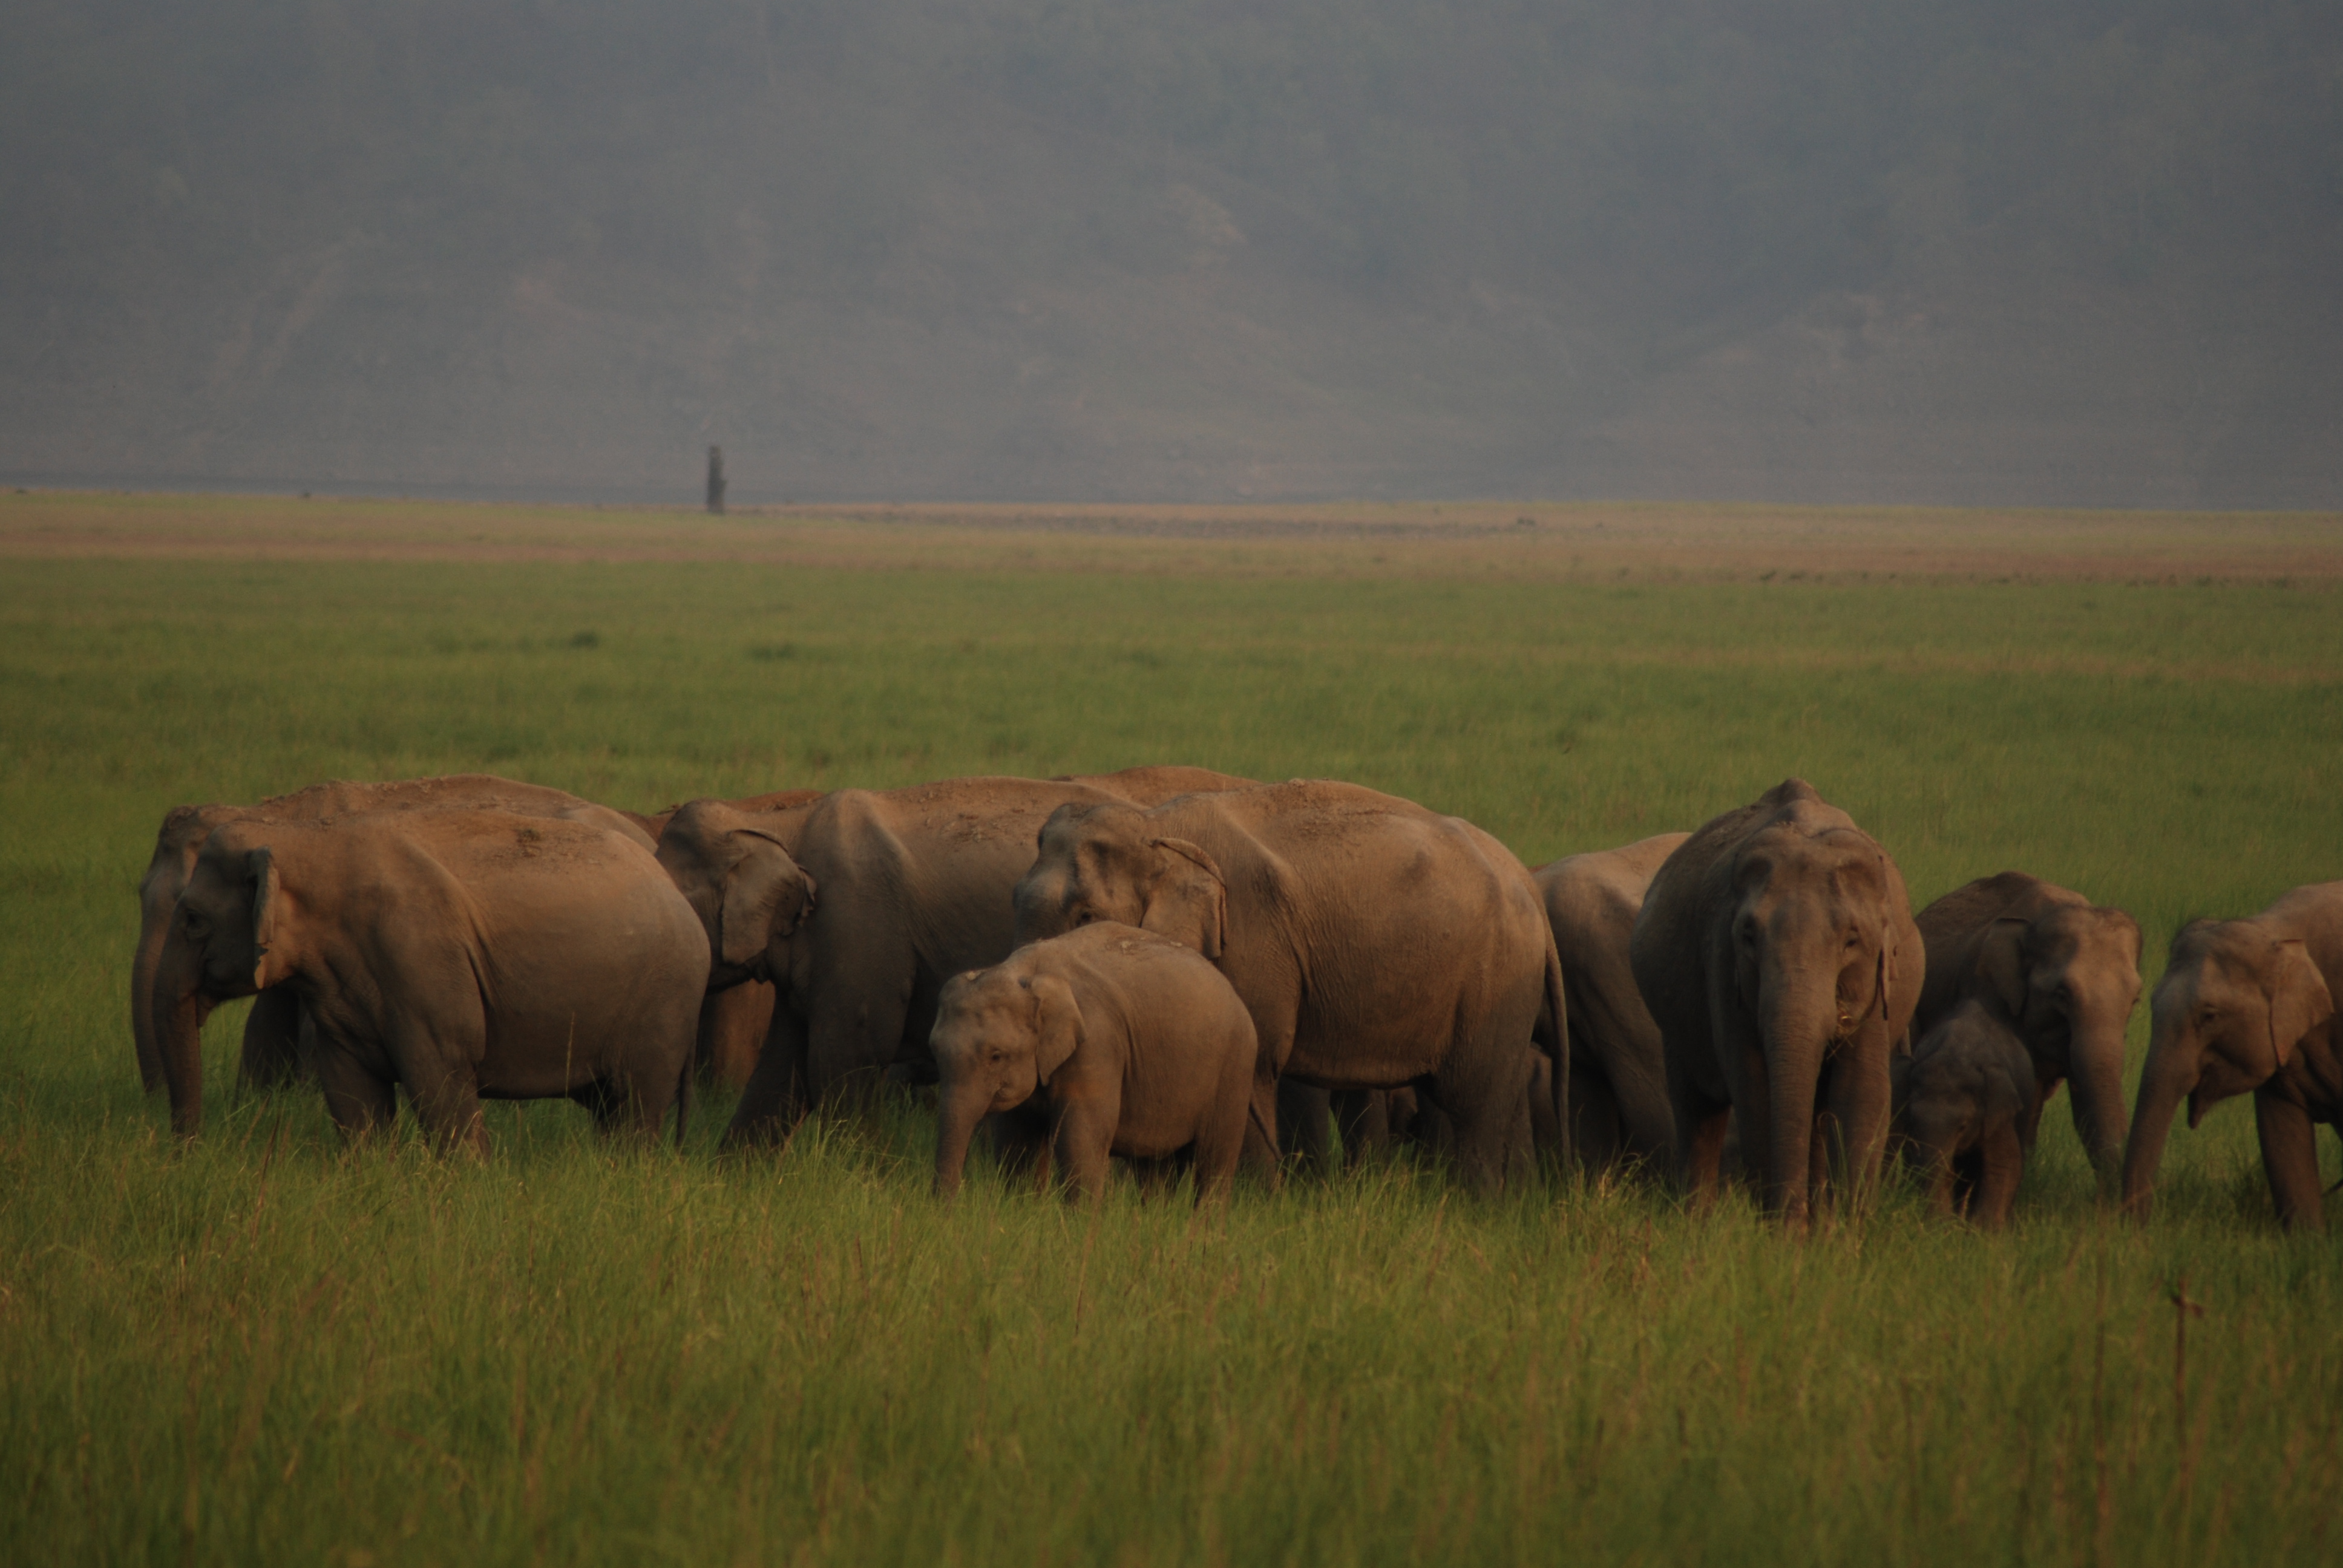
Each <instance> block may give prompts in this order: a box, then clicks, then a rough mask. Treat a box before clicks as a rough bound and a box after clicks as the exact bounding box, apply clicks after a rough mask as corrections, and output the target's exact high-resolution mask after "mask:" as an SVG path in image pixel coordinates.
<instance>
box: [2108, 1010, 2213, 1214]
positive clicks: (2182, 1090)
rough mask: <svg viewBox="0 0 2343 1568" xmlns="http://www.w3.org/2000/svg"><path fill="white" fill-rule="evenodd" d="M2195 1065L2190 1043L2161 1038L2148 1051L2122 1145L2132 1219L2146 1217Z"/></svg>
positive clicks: (2194, 1050)
mask: <svg viewBox="0 0 2343 1568" xmlns="http://www.w3.org/2000/svg"><path fill="white" fill-rule="evenodd" d="M2199 1067H2200V1063H2199V1062H2198V1060H2197V1044H2196V1041H2194V1040H2188V1039H2185V1038H2180V1037H2177V1036H2165V1037H2162V1038H2159V1039H2157V1040H2156V1041H2155V1042H2154V1043H2152V1044H2151V1045H2150V1046H2149V1047H2148V1052H2147V1070H2146V1071H2144V1072H2143V1073H2142V1074H2141V1075H2140V1080H2139V1104H2138V1106H2137V1109H2135V1110H2134V1111H2133V1112H2132V1119H2131V1136H2130V1138H2129V1139H2127V1141H2126V1142H2125V1144H2124V1161H2123V1206H2124V1211H2125V1212H2126V1213H2127V1214H2130V1215H2131V1216H2133V1217H2134V1218H2135V1219H2141V1220H2145V1219H2146V1218H2147V1210H2148V1201H2149V1195H2150V1194H2151V1193H2152V1192H2153V1191H2154V1190H2155V1187H2156V1168H2157V1163H2158V1162H2159V1161H2162V1160H2163V1158H2164V1140H2165V1137H2166V1135H2167V1134H2168V1133H2169V1132H2170V1131H2172V1118H2173V1117H2174V1116H2175V1115H2176V1114H2177V1112H2178V1111H2179V1110H2180V1102H2181V1101H2183V1100H2185V1099H2187V1095H2188V1091H2190V1090H2192V1089H2194V1088H2196V1087H2197V1073H2198V1070H2199Z"/></svg>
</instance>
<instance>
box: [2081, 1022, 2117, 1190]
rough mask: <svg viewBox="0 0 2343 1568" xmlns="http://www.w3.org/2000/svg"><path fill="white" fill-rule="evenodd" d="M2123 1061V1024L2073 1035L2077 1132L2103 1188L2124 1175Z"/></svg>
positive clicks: (2102, 1026) (2104, 1025)
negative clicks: (2080, 1135)
mask: <svg viewBox="0 0 2343 1568" xmlns="http://www.w3.org/2000/svg"><path fill="white" fill-rule="evenodd" d="M2123 1058H2124V1031H2123V1025H2122V1024H2121V1023H2120V1022H2118V1023H2117V1024H2114V1025H2112V1026H2110V1025H2106V1024H2094V1025H2092V1026H2090V1027H2089V1028H2087V1029H2078V1030H2076V1031H2075V1033H2074V1037H2073V1045H2072V1050H2071V1052H2070V1054H2069V1057H2068V1060H2069V1062H2070V1063H2071V1067H2070V1070H2069V1071H2068V1073H2067V1077H2066V1092H2067V1093H2068V1094H2069V1095H2071V1096H2073V1097H2074V1101H2075V1131H2077V1132H2079V1133H2080V1134H2082V1138H2083V1148H2084V1149H2085V1151H2087V1152H2088V1153H2089V1155H2090V1157H2091V1169H2092V1170H2094V1171H2097V1172H2098V1177H2099V1182H2100V1184H2101V1186H2102V1187H2103V1188H2104V1187H2106V1186H2107V1185H2109V1184H2111V1183H2113V1182H2114V1181H2116V1180H2117V1178H2118V1177H2119V1176H2120V1175H2121V1173H2122V1170H2123V1166H2124V1139H2125V1137H2126V1136H2127V1133H2128V1132H2129V1127H2128V1125H2127V1121H2126V1118H2125V1116H2124V1102H2123Z"/></svg>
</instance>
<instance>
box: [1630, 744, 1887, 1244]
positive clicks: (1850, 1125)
mask: <svg viewBox="0 0 2343 1568" xmlns="http://www.w3.org/2000/svg"><path fill="white" fill-rule="evenodd" d="M1628 956H1629V960H1630V962H1631V963H1632V965H1633V967H1634V972H1635V987H1636V990H1638V991H1640V992H1641V993H1642V995H1643V998H1644V1006H1645V1007H1647V1008H1649V1009H1650V1010H1651V1013H1652V1018H1653V1020H1654V1021H1655V1022H1657V1023H1658V1025H1659V1026H1660V1037H1661V1040H1662V1042H1663V1046H1664V1051H1665V1059H1666V1062H1667V1075H1668V1098H1669V1101H1670V1104H1671V1106H1672V1108H1673V1109H1674V1112H1675V1124H1676V1148H1677V1160H1678V1161H1679V1164H1680V1167H1681V1169H1682V1171H1683V1176H1684V1182H1685V1184H1686V1186H1687V1187H1688V1188H1689V1189H1690V1191H1692V1193H1693V1195H1694V1199H1695V1201H1698V1202H1701V1203H1706V1202H1707V1201H1710V1200H1711V1199H1712V1198H1713V1197H1714V1195H1715V1191H1716V1188H1717V1180H1718V1171H1719V1166H1720V1164H1721V1161H1722V1159H1723V1155H1724V1148H1725V1131H1726V1125H1727V1121H1728V1118H1729V1120H1730V1121H1731V1123H1732V1125H1733V1126H1735V1127H1736V1128H1737V1129H1738V1130H1739V1132H1740V1136H1741V1156H1742V1164H1743V1168H1744V1169H1745V1171H1747V1172H1748V1174H1749V1175H1750V1177H1751V1178H1752V1179H1753V1180H1754V1181H1755V1182H1756V1183H1757V1190H1758V1196H1759V1201H1760V1202H1761V1203H1762V1204H1763V1205H1764V1207H1765V1209H1766V1211H1768V1212H1770V1213H1773V1214H1775V1215H1776V1216H1778V1217H1779V1218H1780V1219H1781V1221H1783V1222H1784V1223H1785V1224H1786V1225H1790V1226H1793V1227H1801V1226H1803V1225H1805V1222H1806V1220H1807V1217H1808V1215H1809V1212H1810V1211H1811V1210H1812V1208H1813V1207H1814V1206H1815V1205H1816V1204H1817V1203H1819V1202H1820V1201H1823V1200H1824V1198H1825V1194H1826V1193H1827V1192H1828V1191H1830V1189H1831V1187H1832V1185H1833V1166H1834V1164H1837V1165H1838V1166H1839V1167H1840V1169H1841V1171H1843V1173H1844V1174H1845V1177H1847V1178H1848V1179H1850V1180H1851V1181H1853V1182H1854V1183H1855V1185H1856V1186H1857V1187H1858V1188H1860V1187H1862V1186H1865V1185H1867V1184H1869V1183H1870V1182H1872V1181H1876V1179H1877V1177H1878V1174H1879V1166H1880V1161H1881V1159H1882V1157H1883V1156H1884V1154H1885V1149H1886V1141H1887V1126H1888V1117H1889V1112H1890V1109H1891V1107H1890V1086H1889V1081H1888V1058H1889V1056H1890V1055H1891V1054H1892V1053H1893V1052H1894V1051H1895V1050H1896V1049H1898V1047H1899V1046H1900V1045H1901V1044H1902V1042H1903V1041H1904V1040H1906V1030H1908V1029H1909V1027H1910V1025H1911V1022H1912V1014H1913V1010H1914V1009H1915V1008H1916V1007H1917V1006H1918V1005H1919V1000H1920V987H1921V981H1922V979H1923V974H1924V969H1925V965H1926V954H1925V951H1924V950H1923V948H1922V945H1921V941H1920V933H1919V930H1918V929H1917V928H1916V927H1915V926H1914V925H1913V923H1912V914H1911V902H1910V900H1909V898H1908V897H1907V896H1906V892H1905V890H1904V877H1903V874H1902V873H1901V872H1900V871H1898V870H1897V869H1896V862H1895V861H1894V860H1892V859H1889V858H1888V855H1887V852H1886V851H1885V849H1881V848H1880V847H1879V845H1878V843H1877V842H1876V841H1875V840H1874V839H1872V838H1871V836H1870V835H1869V834H1867V833H1865V832H1864V831H1863V830H1862V829H1859V828H1857V827H1856V826H1855V822H1854V819H1851V818H1850V817H1848V816H1847V814H1846V813H1845V812H1844V811H1842V810H1840V809H1837V808H1836V807H1835V806H1832V805H1829V804H1828V803H1826V802H1825V800H1824V799H1822V797H1821V796H1819V795H1817V794H1815V789H1814V787H1813V786H1812V785H1810V784H1808V783H1807V782H1806V781H1805V779H1785V780H1784V781H1783V782H1782V783H1780V784H1778V785H1776V786H1775V787H1774V788H1773V789H1769V790H1767V791H1766V792H1765V794H1764V795H1762V796H1760V797H1758V799H1756V800H1755V802H1753V803H1752V804H1750V805H1747V806H1744V807H1742V808H1741V809H1738V810H1735V811H1728V812H1726V813H1725V815H1723V816H1721V817H1719V818H1717V819H1715V820H1714V821H1711V822H1709V823H1708V824H1707V825H1705V826H1704V827H1703V828H1702V829H1700V830H1699V831H1698V832H1696V833H1694V835H1693V836H1692V837H1691V838H1690V839H1686V840H1685V841H1684V844H1683V845H1682V846H1681V847H1679V848H1678V849H1676V850H1675V852H1674V854H1672V855H1670V856H1669V857H1668V858H1667V859H1666V860H1665V861H1664V863H1663V864H1662V865H1661V867H1660V869H1659V870H1658V872H1657V873H1656V874H1655V875H1654V877H1653V879H1652V885H1651V889H1650V891H1649V892H1648V893H1647V894H1646V895H1645V898H1644V910H1643V913H1642V914H1640V915H1639V916H1637V917H1636V920H1635V930H1634V936H1633V938H1632V940H1631V941H1630V943H1629V948H1628Z"/></svg>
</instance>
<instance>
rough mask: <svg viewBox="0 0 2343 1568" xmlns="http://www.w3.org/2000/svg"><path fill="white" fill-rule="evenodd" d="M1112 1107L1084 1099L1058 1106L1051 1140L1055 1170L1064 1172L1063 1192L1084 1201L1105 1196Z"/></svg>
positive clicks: (1111, 1141) (1110, 1154)
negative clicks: (1054, 1154)
mask: <svg viewBox="0 0 2343 1568" xmlns="http://www.w3.org/2000/svg"><path fill="white" fill-rule="evenodd" d="M1116 1114H1117V1111H1116V1107H1114V1106H1113V1105H1111V1104H1106V1103H1103V1102H1102V1101H1101V1100H1095V1099H1084V1100H1078V1101H1073V1102H1072V1103H1071V1104H1069V1105H1066V1106H1064V1107H1062V1108H1061V1110H1060V1111H1059V1113H1058V1125H1057V1131H1056V1135H1055V1136H1054V1137H1052V1138H1051V1146H1052V1148H1053V1149H1054V1151H1055V1152H1056V1155H1057V1161H1058V1169H1059V1170H1060V1171H1061V1173H1062V1174H1063V1175H1064V1178H1065V1182H1066V1195H1067V1196H1068V1197H1070V1198H1074V1199H1078V1200H1080V1201H1082V1202H1085V1203H1096V1202H1098V1201H1100V1200H1101V1199H1102V1198H1104V1197H1105V1196H1106V1178H1107V1171H1109V1169H1110V1168H1111V1165H1112V1163H1113V1154H1114V1125H1115V1118H1116Z"/></svg>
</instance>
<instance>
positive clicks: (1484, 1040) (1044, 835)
mask: <svg viewBox="0 0 2343 1568" xmlns="http://www.w3.org/2000/svg"><path fill="white" fill-rule="evenodd" d="M1016 910H1017V933H1018V937H1019V940H1021V941H1031V940H1041V939H1042V938H1045V937H1051V936H1057V935H1060V934H1062V933H1063V932H1066V931H1069V930H1074V929H1075V928H1077V927H1079V926H1082V925H1086V924H1089V923H1091V922H1092V921H1096V920H1112V921H1117V922H1120V923H1121V924H1123V925H1131V926H1139V927H1141V928H1143V929H1145V930H1151V931H1156V932H1160V933H1161V934H1162V935H1165V936H1169V937H1172V938H1173V939H1175V940H1179V941H1182V942H1184V943H1185V944H1187V945H1188V946H1189V947H1192V948H1193V949H1195V950H1197V951H1198V952H1201V953H1202V954H1203V955H1204V956H1205V957H1206V958H1208V959H1211V960H1213V961H1214V962H1215V963H1217V964H1218V965H1219V966H1220V969H1221V971H1222V973H1223V974H1225V975H1227V976H1228V978H1229V980H1230V982H1231V983H1232V985H1234V986H1235V988H1236V991H1237V994H1238V995H1239V996H1240V997H1242V998H1243V999H1244V1003H1245V1007H1246V1009H1247V1010H1248V1011H1250V1012H1251V1013H1252V1020H1253V1027H1254V1029H1255V1030H1256V1032H1257V1033H1258V1035H1259V1037H1260V1040H1261V1060H1260V1063H1259V1067H1258V1070H1257V1073H1256V1080H1255V1089H1254V1092H1255V1110H1254V1118H1253V1122H1254V1125H1255V1126H1256V1127H1258V1128H1261V1129H1270V1128H1273V1126H1274V1118H1275V1114H1276V1111H1275V1094H1274V1089H1275V1082H1276V1080H1277V1079H1278V1077H1279V1076H1280V1075H1281V1074H1290V1075H1291V1076H1292V1077H1294V1078H1297V1079H1299V1080H1301V1081H1303V1082H1305V1083H1310V1084H1314V1085H1316V1086H1317V1087H1320V1088H1323V1089H1337V1090H1341V1089H1365V1090H1374V1089H1396V1088H1401V1087H1403V1086H1405V1087H1413V1088H1414V1089H1416V1090H1417V1091H1418V1093H1419V1096H1420V1097H1421V1098H1423V1099H1425V1100H1428V1101H1431V1103H1432V1105H1433V1108H1435V1109H1438V1110H1440V1111H1444V1112H1445V1113H1446V1114H1447V1116H1448V1118H1449V1120H1450V1122H1451V1124H1452V1127H1453V1144H1454V1158H1455V1161H1456V1165H1457V1167H1458V1171H1459V1173H1460V1174H1461V1175H1462V1176H1463V1179H1464V1181H1466V1182H1467V1183H1468V1184H1470V1185H1471V1186H1473V1188H1475V1189H1477V1190H1481V1191H1491V1190H1493V1189H1495V1188H1497V1187H1498V1186H1499V1185H1501V1184H1502V1183H1503V1181H1505V1180H1506V1179H1507V1178H1508V1177H1509V1176H1513V1175H1515V1174H1522V1175H1526V1173H1527V1171H1528V1169H1529V1161H1530V1150H1529V1125H1528V1110H1527V1096H1528V1090H1529V1083H1530V1075H1531V1062H1532V1060H1533V1056H1534V1051H1535V1050H1540V1049H1543V1050H1545V1051H1546V1052H1547V1053H1548V1054H1549V1055H1557V1056H1558V1055H1559V1054H1560V1052H1561V1051H1562V1050H1563V1038H1562V1031H1563V1030H1565V1029H1566V1028H1567V1027H1568V1015H1567V1012H1566V1010H1565V1009H1564V1000H1563V990H1562V970H1561V965H1560V964H1559V962H1558V961H1557V960H1555V958H1554V937H1553V934H1552V933H1551V932H1550V931H1548V930H1546V925H1545V919H1544V912H1543V911H1542V910H1540V909H1539V907H1538V900H1537V889H1536V887H1535V885H1534V884H1533V883H1532V882H1531V881H1530V878H1529V873H1528V871H1526V870H1525V869H1523V867H1522V863H1521V862H1520V861H1519V860H1517V859H1514V858H1513V853H1512V851H1510V850H1508V849H1506V848H1505V847H1504V846H1503V845H1502V844H1500V843H1498V842H1497V841H1496V840H1495V839H1492V838H1490V837H1489V836H1488V835H1487V834H1486V833H1483V832H1482V831H1481V830H1480V829H1478V828H1475V827H1473V825H1472V824H1471V823H1469V822H1466V821H1464V820H1463V819H1460V818H1455V817H1443V816H1440V815H1438V814H1437V813H1435V812H1433V811H1429V810H1426V809H1424V808H1423V807H1422V806H1418V805H1416V804H1414V803H1413V801H1408V800H1402V799H1396V798H1394V797H1393V796H1389V795H1381V794H1377V793H1376V792H1375V791H1373V790H1372V789H1361V788H1360V787H1359V786H1357V785H1354V784H1342V783H1335V782H1332V781H1328V780H1319V779H1295V780H1293V781H1292V782H1290V783H1285V784H1264V785H1258V786H1256V787H1254V788H1252V789H1236V790H1230V791H1226V792H1224V793H1220V794H1213V795H1191V796H1188V797H1185V798H1183V799H1177V800H1173V801H1171V802H1169V803H1167V804H1165V805H1162V806H1159V807H1156V808H1155V809H1152V810H1148V811H1141V810H1140V809H1136V808H1134V807H1131V806H1124V805H1106V806H1067V807H1065V808H1062V809H1060V810H1058V811H1057V812H1056V813H1055V814H1053V815H1052V816H1051V818H1050V819H1049V821H1048V823H1047V825H1045V826H1044V827H1043V828H1042V829H1041V850H1040V854H1039V855H1038V856H1037V857H1036V859H1034V862H1033V868H1032V869H1031V871H1030V872H1028V873H1027V874H1026V875H1025V877H1024V878H1023V879H1021V881H1019V883H1018V884H1017V892H1016Z"/></svg>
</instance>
